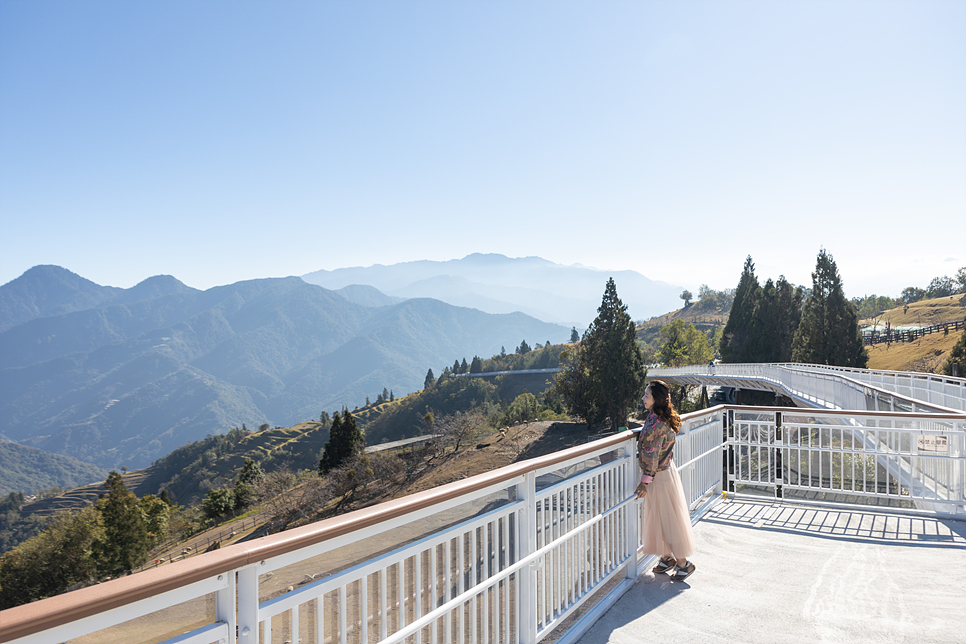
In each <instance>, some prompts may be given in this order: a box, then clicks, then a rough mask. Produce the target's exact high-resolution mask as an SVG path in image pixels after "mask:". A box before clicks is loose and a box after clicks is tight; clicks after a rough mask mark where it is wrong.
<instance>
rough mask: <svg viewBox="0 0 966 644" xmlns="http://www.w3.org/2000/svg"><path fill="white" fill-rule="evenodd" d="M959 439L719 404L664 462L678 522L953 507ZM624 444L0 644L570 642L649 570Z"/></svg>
mask: <svg viewBox="0 0 966 644" xmlns="http://www.w3.org/2000/svg"><path fill="white" fill-rule="evenodd" d="M964 434H966V414H958V415H957V414H952V415H942V414H930V415H926V414H919V415H915V414H902V413H875V412H862V413H859V412H838V411H836V412H829V411H818V410H802V409H776V408H749V407H737V406H730V407H724V406H721V407H715V408H713V409H710V410H705V411H704V412H699V413H696V414H691V415H688V416H686V417H685V422H684V425H683V427H682V433H681V435H680V437H679V439H678V444H677V446H676V448H675V462H676V463H677V464H678V469H679V471H680V473H681V477H682V482H683V484H684V488H685V492H686V495H687V498H688V501H689V502H690V504H691V508H692V518H693V520H698V519H699V518H700V516H701V514H702V513H703V512H704V511H706V510H707V509H708V508H710V507H711V506H712V505H713V504H714V503H715V502H717V500H719V499H720V498H721V495H720V494H719V493H720V492H721V491H722V490H723V489H728V490H730V491H732V492H739V493H740V492H742V491H748V490H754V489H756V488H762V489H764V490H766V492H767V493H769V494H770V495H771V496H773V497H774V496H777V497H782V496H784V497H786V498H788V497H791V496H793V495H795V494H799V493H804V494H813V493H815V494H821V495H824V496H825V497H827V498H826V499H825V500H826V501H834V502H848V501H850V500H851V501H852V502H856V501H855V499H859V500H860V501H861V502H871V501H872V500H881V501H888V502H893V501H895V502H899V503H900V504H901V503H908V504H918V507H919V509H920V511H923V510H925V511H928V510H930V509H936V510H939V511H942V512H944V513H952V514H957V513H959V514H961V513H962V512H963V511H964V509H963V508H964V499H963V472H964V458H963V446H964V442H963V437H964ZM634 449H635V440H634V436H633V435H632V434H631V433H628V432H624V433H621V434H617V435H615V436H612V437H609V438H605V439H602V440H599V441H595V442H593V443H589V444H586V445H581V446H579V447H575V448H572V449H568V450H564V451H562V452H558V453H555V454H552V455H549V456H545V457H541V458H537V459H533V460H530V461H524V462H521V463H517V464H515V465H511V466H509V467H505V468H501V469H499V470H495V471H493V472H490V473H487V474H484V475H480V476H476V477H472V478H469V479H465V480H462V481H458V482H455V483H452V484H449V485H445V486H441V487H439V488H436V489H433V490H430V491H427V492H423V493H420V494H415V495H411V496H408V497H404V498H402V499H398V500H395V501H390V502H388V503H384V504H380V505H378V506H374V507H371V508H366V509H363V510H358V511H356V512H352V513H350V514H347V515H344V516H341V517H336V518H333V519H328V520H325V521H321V522H318V523H316V524H313V525H310V526H305V527H303V528H297V529H295V530H291V531H288V532H284V533H281V534H278V535H273V536H270V537H264V538H262V539H257V540H254V541H251V542H248V543H244V544H236V545H232V546H228V547H226V548H222V549H221V550H218V551H215V552H212V553H208V554H206V555H201V556H198V557H195V558H192V559H189V560H187V561H181V562H176V563H173V564H170V565H166V566H162V567H160V568H157V569H153V570H148V571H145V572H142V573H138V574H135V575H131V576H129V577H124V578H120V579H117V580H114V581H110V582H107V583H104V584H100V585H98V586H93V587H90V588H85V589H82V590H79V591H75V592H72V593H67V594H65V595H62V596H58V597H53V598H50V599H46V600H42V601H39V602H34V603H32V604H27V605H25V606H20V607H17V608H14V609H10V610H7V611H2V612H0V642H16V643H17V644H41V643H43V644H55V643H57V642H64V641H67V640H70V641H71V643H72V644H86V643H95V642H96V643H97V644H112V643H114V642H118V643H120V642H124V643H125V644H130V643H132V642H134V643H142V644H156V643H159V642H164V643H166V644H175V643H177V644H209V643H214V642H217V643H219V644H235V643H236V642H238V643H240V644H268V643H270V642H271V643H279V644H282V643H284V642H301V643H302V644H310V643H315V644H330V643H336V642H337V643H339V644H349V643H352V644H355V643H359V644H370V643H373V642H385V643H389V642H407V643H418V642H424V641H425V642H458V643H460V644H465V643H471V644H476V643H485V644H509V643H511V642H523V643H525V644H531V643H536V642H540V641H542V640H544V639H546V638H547V637H548V636H550V635H551V634H552V633H554V635H553V639H554V640H555V641H556V642H559V643H561V644H566V643H568V642H573V641H576V639H577V638H579V637H580V635H581V634H582V633H583V632H584V631H585V630H586V628H588V627H589V626H590V625H591V624H592V623H593V621H594V620H595V619H596V618H597V616H599V615H600V614H602V612H603V611H605V610H606V609H607V608H608V607H609V606H610V605H612V604H613V602H615V601H616V600H617V598H618V597H619V596H620V595H621V594H622V593H623V592H625V591H626V590H627V589H629V588H630V587H631V586H632V585H633V580H634V579H635V578H636V577H637V575H638V574H639V572H640V571H641V570H642V569H643V568H644V567H645V566H648V565H650V562H651V560H652V559H653V558H652V557H650V556H648V554H647V553H641V552H639V543H640V542H639V535H640V533H641V530H640V529H641V521H642V520H643V519H642V513H641V506H640V503H639V502H638V500H637V499H636V496H635V494H634V489H635V487H636V483H637V481H638V480H639V473H638V466H637V462H636V458H635V456H634ZM853 497H854V498H853ZM806 500H807V499H806Z"/></svg>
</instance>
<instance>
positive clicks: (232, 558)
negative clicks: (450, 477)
mask: <svg viewBox="0 0 966 644" xmlns="http://www.w3.org/2000/svg"><path fill="white" fill-rule="evenodd" d="M742 411H751V412H758V413H765V412H768V413H770V412H775V411H778V412H784V413H799V414H800V413H803V412H806V410H802V409H793V408H787V409H782V408H761V407H753V406H746V405H719V406H716V407H714V408H712V409H708V410H704V411H701V412H696V413H693V414H687V415H685V416H684V417H683V419H682V420H683V421H685V423H686V425H687V427H686V429H685V430H684V431H685V433H689V432H694V433H697V432H699V431H701V432H703V433H702V434H701V436H703V437H705V438H701V441H702V442H701V443H699V444H698V445H702V444H703V445H704V447H696V451H697V454H696V455H694V456H690V457H689V456H688V452H687V451H682V465H681V467H680V468H679V469H681V470H682V471H683V470H684V469H685V468H687V467H689V466H691V465H694V464H695V463H696V462H697V461H698V460H706V459H707V458H712V459H714V460H715V462H716V463H717V466H716V467H717V468H718V470H717V472H718V475H720V474H721V469H720V467H721V465H720V463H721V459H720V458H719V457H718V456H717V455H716V453H717V452H718V449H719V448H718V447H715V446H714V445H713V444H712V443H715V442H717V441H722V439H723V436H722V433H721V431H720V430H721V428H722V425H721V424H719V423H718V422H717V420H716V419H718V420H720V419H722V418H725V417H727V416H728V415H730V414H734V413H739V412H742ZM847 413H848V414H849V415H850V416H855V417H868V418H871V419H876V418H882V419H895V418H899V419H906V418H908V419H919V420H927V421H930V422H936V421H951V422H953V423H956V426H957V427H960V426H966V414H963V413H934V414H914V413H908V412H905V413H904V412H891V411H890V412H884V411H883V412H876V411H854V412H847ZM704 420H708V421H715V422H714V423H711V422H705V423H704V424H702V425H700V426H697V427H694V428H693V429H692V428H690V425H692V424H694V423H693V422H692V421H704ZM708 428H711V434H709V433H708ZM712 434H713V435H715V436H717V439H715V440H713V441H712V443H707V442H704V441H707V440H708V439H709V438H714V437H713V436H712ZM630 436H632V434H631V433H629V432H624V433H621V434H617V435H614V436H611V437H607V438H604V439H601V440H599V441H596V442H594V443H590V444H583V445H579V446H576V447H573V448H570V449H567V450H563V451H560V452H556V453H554V454H550V455H547V456H543V457H538V458H535V459H532V460H528V461H523V462H521V463H517V464H514V465H510V466H507V467H504V468H500V469H498V470H494V471H491V472H488V473H485V474H481V475H478V476H474V477H470V478H467V479H464V480H461V481H456V482H454V483H450V484H447V485H444V486H440V487H438V488H434V489H431V490H427V491H425V492H421V493H417V494H414V495H411V496H407V497H403V498H401V499H396V500H393V501H389V502H386V503H382V504H380V505H377V506H372V507H370V508H363V509H361V510H357V511H355V512H352V513H349V514H346V515H343V516H339V517H334V518H331V519H327V520H324V521H320V522H317V523H314V524H312V525H309V526H303V527H301V528H296V529H293V530H290V531H288V532H283V533H280V534H276V535H271V536H268V537H262V538H260V539H256V540H253V541H249V542H245V543H242V544H234V545H231V546H227V547H225V548H222V549H220V550H217V551H214V552H211V553H207V554H205V555H203V556H199V557H195V558H193V559H190V560H187V561H179V562H175V563H172V564H169V565H167V566H164V567H161V568H157V569H153V570H148V571H144V572H142V573H138V574H135V575H131V576H129V577H123V578H120V579H116V580H113V581H110V582H106V583H104V584H100V585H97V586H92V587H89V588H85V589H81V590H78V591H74V592H71V593H67V594H64V595H59V596H56V597H52V598H48V599H44V600H40V601H37V602H33V603H31V604H27V605H24V606H20V607H17V608H13V609H9V610H6V611H2V612H0V642H10V641H13V640H17V639H20V638H27V637H30V636H33V635H38V634H41V633H45V632H50V633H52V634H59V633H62V632H63V631H62V630H55V629H58V628H60V627H65V628H66V626H65V625H68V624H73V623H75V622H81V621H83V620H97V619H100V618H99V616H100V615H102V614H106V613H108V612H110V611H114V613H113V615H114V616H115V617H117V619H115V621H113V622H112V621H110V620H101V622H98V623H99V624H101V623H102V624H103V625H101V626H99V627H98V629H99V628H105V627H108V626H111V625H112V624H116V623H119V622H121V621H124V618H127V619H129V618H132V617H136V616H137V615H140V614H146V612H147V609H146V608H144V606H145V605H146V604H145V602H149V601H150V600H154V601H160V600H159V599H157V598H158V597H159V596H161V595H164V594H165V593H174V591H178V590H182V591H183V590H184V589H186V588H189V587H191V588H192V589H193V590H191V593H193V594H192V595H191V596H192V597H198V596H200V593H210V592H216V593H217V597H216V599H217V604H218V606H219V612H218V614H219V615H224V620H225V624H226V625H227V626H226V628H227V632H228V633H229V637H228V641H229V642H233V641H235V640H234V637H235V635H234V633H235V631H236V626H238V627H239V637H240V638H241V639H242V640H243V641H247V642H251V641H257V640H253V639H252V637H253V636H254V633H252V632H251V628H252V627H248V626H246V627H245V628H242V626H244V625H246V624H255V627H257V624H258V622H259V610H260V609H259V604H258V594H257V589H258V585H257V584H258V575H259V573H260V572H261V571H267V570H271V569H277V568H278V567H280V566H284V565H288V563H291V562H297V561H300V560H301V559H300V558H304V557H306V556H314V555H317V554H318V553H320V552H322V550H321V549H320V548H323V546H324V547H328V544H329V543H334V542H339V541H344V540H346V539H353V538H356V537H355V535H357V534H359V533H363V534H365V533H366V532H365V531H367V530H368V531H370V532H373V531H378V530H379V529H380V526H382V528H383V529H384V528H385V526H386V525H388V524H389V523H390V522H392V521H394V520H400V519H404V518H405V519H411V518H412V517H413V516H417V515H418V516H428V515H429V514H431V513H432V512H434V511H436V510H438V509H439V507H440V506H442V505H444V504H446V503H451V502H456V501H463V500H465V499H467V498H469V497H470V495H474V494H476V495H479V494H482V493H485V492H488V491H491V490H494V489H498V488H508V487H514V486H516V487H517V489H531V490H532V489H533V487H532V485H533V482H534V481H535V479H536V477H537V476H539V475H540V473H541V472H549V471H553V470H554V468H558V469H559V468H563V467H569V466H571V465H574V464H578V463H580V462H581V461H582V460H584V459H586V458H589V457H592V456H594V455H599V454H604V453H608V452H612V451H614V450H621V451H622V452H623V454H624V456H623V459H624V460H625V461H626V462H630V463H633V467H634V468H636V461H634V459H633V458H630V459H628V454H629V453H630V454H632V453H633V451H632V450H633V441H630V440H629V437H630ZM724 444H725V443H724V442H721V443H720V444H719V446H720V447H723V445H724ZM708 445H711V447H710V448H709V447H707V446H708ZM685 458H688V459H689V460H688V461H685V460H684V459H685ZM614 462H616V461H611V462H610V463H609V464H613V463H614ZM598 467H601V468H603V467H604V465H603V463H602V464H601V465H600V466H598ZM702 467H704V465H702ZM623 471H624V474H631V475H632V474H633V472H632V471H631V470H629V469H627V468H626V467H625V469H624V470H623ZM711 474H714V472H711ZM608 476H616V474H613V473H611V474H608ZM682 476H684V473H683V472H682ZM633 479H634V477H633V476H630V477H628V480H633ZM614 480H616V479H614ZM718 480H719V483H716V484H715V487H716V489H720V485H721V483H720V481H721V479H718ZM627 484H628V483H627V480H625V482H624V484H623V485H627ZM700 485H701V487H700V488H699V489H698V490H697V491H696V493H695V495H694V496H695V497H696V498H697V496H698V495H703V494H706V493H707V490H706V489H705V486H706V485H707V483H701V484H700ZM527 486H531V487H529V488H527ZM595 489H597V491H599V488H595ZM623 489H625V490H627V489H628V488H627V487H625V488H623ZM629 489H631V490H632V489H633V485H630V488H629ZM543 494H544V492H537V497H539V498H544V497H543V496H541V495H543ZM622 494H623V492H622ZM518 498H519V497H518ZM524 500H526V499H524ZM625 501H627V498H614V502H615V505H611V506H609V507H608V508H604V509H602V511H601V512H602V513H603V512H608V511H609V509H610V508H614V507H617V505H620V506H621V507H623V506H624V504H625ZM691 501H692V503H694V502H695V499H691ZM527 502H528V503H532V501H529V500H528V501H527ZM534 507H535V506H534ZM549 507H550V506H548V509H549ZM629 523H632V522H629ZM588 529H589V528H588ZM635 535H636V533H635V532H634V531H633V530H632V529H630V527H628V533H627V534H626V535H622V536H621V537H620V538H625V539H627V540H628V541H631V542H636V536H635ZM447 538H448V537H447ZM535 545H536V544H535ZM544 545H546V544H544ZM542 547H543V546H540V548H542ZM540 548H537V547H534V548H533V549H531V550H529V551H524V552H523V553H522V555H523V556H524V557H527V556H529V555H530V554H532V553H533V552H534V551H536V550H539V549H540ZM635 550H636V548H635ZM300 551H304V552H300ZM266 561H268V562H269V565H267V566H266V565H264V564H265V563H266ZM634 563H635V565H634V570H635V571H636V570H637V565H636V564H637V562H636V561H635V562H634ZM625 565H628V566H629V564H625ZM628 570H630V569H629V568H628ZM236 573H237V575H238V581H237V582H236ZM338 574H341V573H338ZM607 574H609V575H614V574H616V571H612V572H609V573H607ZM490 579H491V577H487V578H485V579H483V580H482V581H481V582H480V583H481V584H484V585H485V584H486V583H489V581H490ZM253 583H254V586H252V584H253ZM236 584H237V586H236ZM236 588H237V605H238V611H239V614H238V620H237V622H236V618H235V610H236V595H235V593H236ZM252 588H254V593H255V594H254V595H252V590H251V589H252ZM474 588H477V589H478V588H480V586H474ZM183 595H184V593H182V597H181V598H180V599H179V600H178V601H185V600H184V598H183ZM172 596H173V595H172ZM243 600H244V605H245V606H247V607H248V608H245V609H244V610H245V611H247V612H246V613H245V614H244V615H243V614H242V606H243ZM253 601H254V604H252V602H253ZM581 601H582V600H581ZM175 603H177V602H175ZM135 605H137V606H138V607H136V606H135ZM152 605H153V604H152ZM251 606H254V609H252V608H251ZM138 610H140V611H141V612H140V613H137V611H138ZM151 610H157V608H152V609H151ZM252 610H254V612H251V611H252ZM521 610H522V608H521ZM528 610H529V609H528ZM118 611H120V613H119V612H118ZM133 613H137V614H133ZM296 614H297V613H296ZM111 619H114V617H111ZM208 628H209V627H207V626H206V627H203V629H202V630H204V629H208ZM219 628H220V627H219ZM268 628H270V626H268ZM94 630H97V629H94ZM222 630H224V629H222ZM222 630H219V631H218V632H222ZM86 632H90V630H88V631H86ZM205 632H206V633H207V632H209V631H205ZM51 637H53V635H51ZM71 637H73V636H72V635H71ZM199 638H203V636H202V635H199ZM63 639H67V637H64V638H63ZM25 641H26V640H25ZM29 641H32V642H33V641H38V642H40V641H48V640H44V639H33V638H31V639H30V640H29ZM49 641H62V639H61V640H56V639H50V640H49ZM192 641H193V640H192ZM199 641H200V640H199ZM530 641H532V640H530Z"/></svg>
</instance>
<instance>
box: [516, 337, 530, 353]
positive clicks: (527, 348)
mask: <svg viewBox="0 0 966 644" xmlns="http://www.w3.org/2000/svg"><path fill="white" fill-rule="evenodd" d="M517 353H519V354H520V355H526V354H528V353H530V345H529V344H527V341H526V340H523V341H521V342H520V346H518V347H517Z"/></svg>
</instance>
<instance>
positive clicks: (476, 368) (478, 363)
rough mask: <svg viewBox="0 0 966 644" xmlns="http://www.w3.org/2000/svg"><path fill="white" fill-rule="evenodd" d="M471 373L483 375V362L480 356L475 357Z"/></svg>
mask: <svg viewBox="0 0 966 644" xmlns="http://www.w3.org/2000/svg"><path fill="white" fill-rule="evenodd" d="M470 373H483V361H482V360H481V359H480V356H473V363H472V364H471V365H470Z"/></svg>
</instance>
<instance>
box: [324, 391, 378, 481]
mask: <svg viewBox="0 0 966 644" xmlns="http://www.w3.org/2000/svg"><path fill="white" fill-rule="evenodd" d="M365 444H366V441H365V438H363V436H362V432H361V431H359V428H358V427H357V426H356V419H355V418H354V417H353V416H352V413H351V412H350V411H349V410H348V408H345V407H343V408H342V414H341V415H340V414H339V413H338V412H336V413H335V415H333V417H332V429H330V430H329V440H328V442H326V444H325V449H324V451H323V452H322V458H321V459H319V474H321V475H323V476H324V475H326V474H328V473H329V472H330V471H331V470H333V469H335V468H337V467H339V466H340V465H342V464H343V463H344V462H345V461H346V460H347V459H349V458H350V457H351V456H352V455H353V454H355V453H356V452H358V451H359V450H361V449H362V448H363V447H365Z"/></svg>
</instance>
